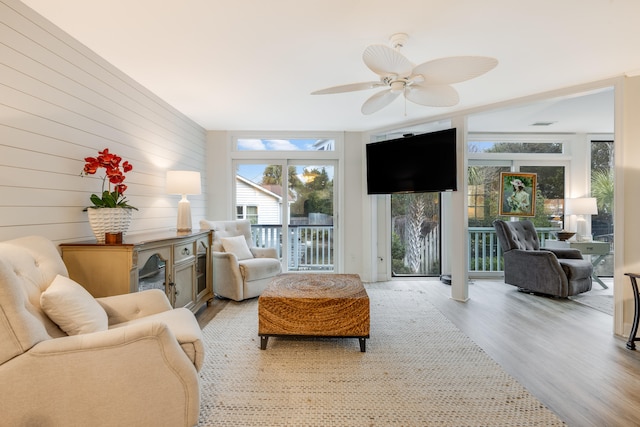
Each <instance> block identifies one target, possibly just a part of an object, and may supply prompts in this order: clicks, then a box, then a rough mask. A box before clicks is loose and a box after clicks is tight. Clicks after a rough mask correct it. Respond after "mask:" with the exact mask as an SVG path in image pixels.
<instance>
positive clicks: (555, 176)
mask: <svg viewBox="0 0 640 427" xmlns="http://www.w3.org/2000/svg"><path fill="white" fill-rule="evenodd" d="M520 172H525V173H535V174H537V175H538V179H537V184H538V187H537V191H536V210H535V214H536V216H535V217H534V218H529V219H531V221H533V223H534V225H535V226H536V228H544V227H551V228H555V229H558V230H560V229H562V228H563V221H562V216H563V212H564V166H522V167H521V168H520Z"/></svg>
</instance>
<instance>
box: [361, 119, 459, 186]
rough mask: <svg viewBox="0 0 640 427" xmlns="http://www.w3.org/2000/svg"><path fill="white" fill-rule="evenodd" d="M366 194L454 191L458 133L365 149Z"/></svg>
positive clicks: (439, 133) (444, 132) (392, 141)
mask: <svg viewBox="0 0 640 427" xmlns="http://www.w3.org/2000/svg"><path fill="white" fill-rule="evenodd" d="M366 154H367V194H393V193H422V192H440V191H455V190H457V189H458V185H457V184H458V182H457V171H456V163H457V161H456V129H455V128H454V129H447V130H442V131H437V132H431V133H423V134H420V135H412V136H407V137H404V138H398V139H390V140H387V141H381V142H374V143H371V144H367V145H366Z"/></svg>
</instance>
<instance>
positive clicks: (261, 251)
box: [251, 246, 278, 259]
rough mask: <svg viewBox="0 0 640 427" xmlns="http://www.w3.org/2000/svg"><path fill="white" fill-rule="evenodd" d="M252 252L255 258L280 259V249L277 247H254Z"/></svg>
mask: <svg viewBox="0 0 640 427" xmlns="http://www.w3.org/2000/svg"><path fill="white" fill-rule="evenodd" d="M251 253H252V254H253V256H254V258H275V259H278V251H276V248H259V247H257V246H256V247H253V248H251Z"/></svg>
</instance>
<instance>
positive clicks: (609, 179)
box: [591, 170, 614, 214]
mask: <svg viewBox="0 0 640 427" xmlns="http://www.w3.org/2000/svg"><path fill="white" fill-rule="evenodd" d="M613 179H614V178H613V171H612V170H598V171H595V172H593V174H592V175H591V195H592V196H593V197H595V198H596V200H597V203H598V212H600V213H601V214H612V213H613V190H614V185H613Z"/></svg>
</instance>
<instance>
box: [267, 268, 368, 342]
mask: <svg viewBox="0 0 640 427" xmlns="http://www.w3.org/2000/svg"><path fill="white" fill-rule="evenodd" d="M258 335H259V336H260V348H261V349H262V350H265V349H266V348H267V342H268V340H269V337H277V336H301V337H341V338H358V339H359V341H360V351H362V352H364V351H366V339H367V338H369V296H368V295H367V291H366V290H365V288H364V286H363V285H362V281H361V280H360V276H358V275H357V274H322V273H320V274H310V273H305V274H292V273H289V274H281V275H279V276H276V277H274V278H273V279H272V280H271V282H270V283H269V285H268V286H267V288H266V289H265V290H264V291H263V292H262V294H261V295H260V298H259V299H258Z"/></svg>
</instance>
